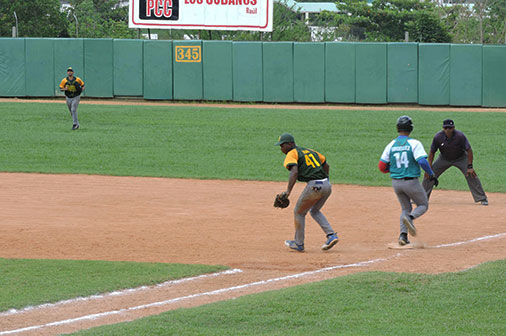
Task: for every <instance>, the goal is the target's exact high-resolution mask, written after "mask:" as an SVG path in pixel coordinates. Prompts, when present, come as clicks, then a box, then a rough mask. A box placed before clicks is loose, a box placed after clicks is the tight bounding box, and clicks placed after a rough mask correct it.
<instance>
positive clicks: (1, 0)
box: [0, 0, 68, 37]
mask: <svg viewBox="0 0 506 336" xmlns="http://www.w3.org/2000/svg"><path fill="white" fill-rule="evenodd" d="M14 12H16V15H17V17H18V29H19V31H18V36H19V37H67V36H68V32H67V23H66V19H65V15H64V14H63V13H61V12H60V1H59V0H30V1H22V0H14V1H13V0H0V36H2V37H12V27H13V26H15V25H16V19H15V17H14Z"/></svg>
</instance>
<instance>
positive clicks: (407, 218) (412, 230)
mask: <svg viewBox="0 0 506 336" xmlns="http://www.w3.org/2000/svg"><path fill="white" fill-rule="evenodd" d="M413 219H415V218H414V217H413V216H411V215H404V216H402V223H403V224H404V225H406V228H407V229H408V232H409V234H410V235H412V236H413V237H414V236H416V227H415V224H413Z"/></svg>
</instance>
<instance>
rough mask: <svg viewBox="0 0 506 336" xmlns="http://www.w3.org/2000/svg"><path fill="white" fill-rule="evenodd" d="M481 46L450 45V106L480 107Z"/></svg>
mask: <svg viewBox="0 0 506 336" xmlns="http://www.w3.org/2000/svg"><path fill="white" fill-rule="evenodd" d="M481 78H482V46H481V45H464V44H452V45H450V105H453V106H458V105H463V106H481V87H482V83H481Z"/></svg>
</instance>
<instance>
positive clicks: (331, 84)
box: [325, 42, 355, 103]
mask: <svg viewBox="0 0 506 336" xmlns="http://www.w3.org/2000/svg"><path fill="white" fill-rule="evenodd" d="M325 101H326V102H329V103H354V102H355V43H347V42H328V43H325Z"/></svg>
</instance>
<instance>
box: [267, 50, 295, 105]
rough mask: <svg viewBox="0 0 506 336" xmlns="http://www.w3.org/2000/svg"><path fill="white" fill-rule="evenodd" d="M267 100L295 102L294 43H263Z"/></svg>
mask: <svg viewBox="0 0 506 336" xmlns="http://www.w3.org/2000/svg"><path fill="white" fill-rule="evenodd" d="M263 77H264V85H263V87H264V101H265V102H284V103H287V102H293V43H292V42H267V43H264V44H263Z"/></svg>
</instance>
